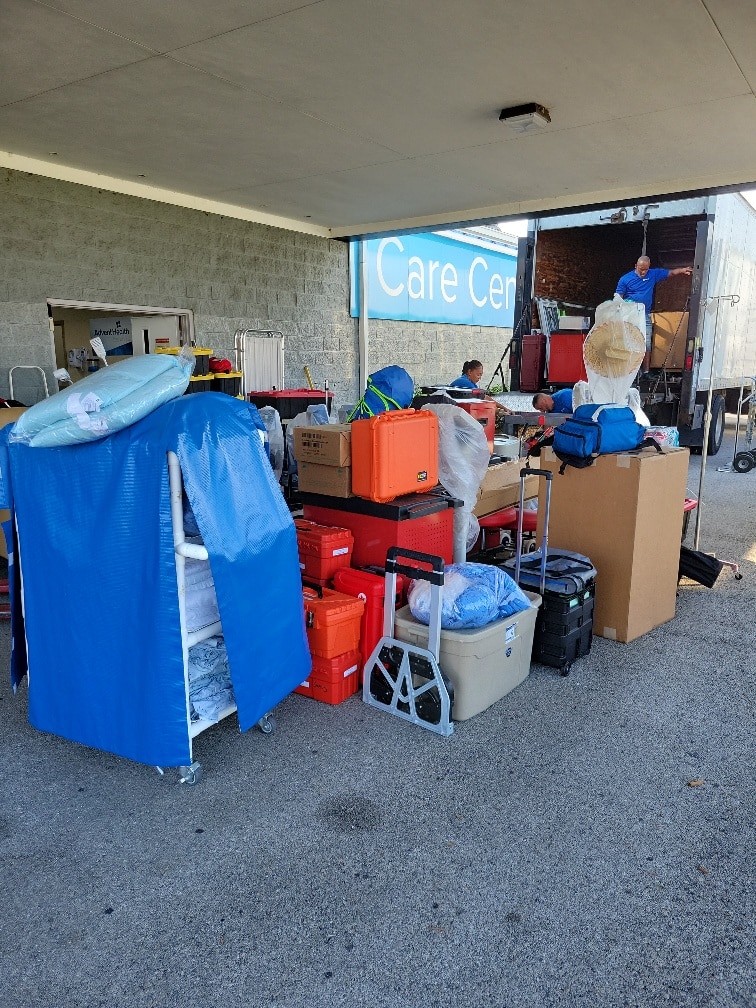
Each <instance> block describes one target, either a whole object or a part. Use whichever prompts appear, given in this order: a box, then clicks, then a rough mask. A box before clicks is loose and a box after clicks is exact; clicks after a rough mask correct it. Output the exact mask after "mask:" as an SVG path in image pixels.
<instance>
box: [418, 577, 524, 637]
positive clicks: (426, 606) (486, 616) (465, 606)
mask: <svg viewBox="0 0 756 1008" xmlns="http://www.w3.org/2000/svg"><path fill="white" fill-rule="evenodd" d="M407 602H408V603H409V607H410V612H411V613H412V615H413V616H414V617H415V619H416V620H418V622H420V623H424V624H425V625H426V626H428V625H429V623H430V602H431V585H430V582H428V581H413V582H412V583H411V585H410V589H409V592H408V594H407ZM529 607H530V600H529V599H528V597H527V595H525V593H524V592H523V591H522V590H521V589H520V588H519V587H518V586H517V584H516V583H515V581H514V580H513V579H512V578H511V577H510V576H509V575H508V574H507V573H506V572H505V571H503V570H501V568H500V567H493V566H491V565H490V564H476V563H459V564H456V563H455V564H449V565H448V566H447V567H444V586H443V588H442V590H441V626H442V628H443V629H444V630H471V629H473V628H475V627H483V626H487V625H488V624H489V623H493V622H494V621H495V620H498V619H503V618H504V617H505V616H512V615H514V613H518V612H523V611H524V610H525V609H528V608H529Z"/></svg>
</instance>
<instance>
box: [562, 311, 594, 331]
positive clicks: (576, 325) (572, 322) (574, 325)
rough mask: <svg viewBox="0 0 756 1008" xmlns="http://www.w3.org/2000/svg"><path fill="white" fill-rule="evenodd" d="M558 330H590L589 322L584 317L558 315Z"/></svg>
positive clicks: (586, 317)
mask: <svg viewBox="0 0 756 1008" xmlns="http://www.w3.org/2000/svg"><path fill="white" fill-rule="evenodd" d="M558 328H559V329H573V330H574V329H578V330H581V331H582V330H586V331H587V330H588V329H590V328H591V320H590V318H588V316H584V315H560V316H559V325H558Z"/></svg>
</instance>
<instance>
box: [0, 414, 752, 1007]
mask: <svg viewBox="0 0 756 1008" xmlns="http://www.w3.org/2000/svg"><path fill="white" fill-rule="evenodd" d="M733 429H734V417H731V416H729V417H728V427H727V435H726V440H725V443H724V445H723V447H722V449H721V451H720V453H719V454H718V455H717V456H716V457H715V458H710V459H708V462H707V469H706V481H705V484H704V493H703V497H702V501H701V527H700V530H699V536H700V542H699V548H700V549H702V550H707V551H712V552H715V553H716V554H717V555H718V556H719V557H720V558H722V559H727V560H732V561H734V562H737V563H738V564H739V565H740V571H741V572H742V575H743V577H742V579H740V580H737V579H736V578H735V576H734V573H733V571H732V570H730V569H729V568H725V569H724V570H723V571H722V573H721V574H720V576H719V578H718V580H717V582H716V584H715V586H714V587H713V588H712V589H707V588H704V587H702V586H700V585H697V584H695V583H692V582H683V583H682V584H681V587H680V592H679V597H678V603H677V615H676V616H675V618H674V620H672V621H671V622H669V623H667V624H665V625H663V626H661V627H658V628H657V629H655V630H653V631H652V632H650V633H648V634H646V635H645V636H643V637H641V638H639V639H638V640H636V641H634V642H632V643H630V644H620V643H616V642H612V641H609V640H604V639H601V638H595V640H594V643H593V647H592V650H591V652H590V654H589V655H588V656H587V657H586V658H583V659H581V660H579V661H578V662H576V664H575V666H574V667H573V671H572V673H571V675H569V676H568V677H566V678H564V677H562V676H560V675H559V674H558V672H556V671H555V670H554V669H549V668H546V667H544V666H540V665H537V664H534V665H533V666H532V668H531V673H530V675H529V677H528V678H527V679H526V681H525V682H524V683H523V684H522V685H521V686H519V687H517V688H516V689H515V690H514V691H512V692H511V693H510V694H508V695H507V696H506V697H505V698H504V699H503V700H500V701H499V702H498V703H496V704H494V706H492V707H491V708H489V709H488V710H487V711H486V712H484V713H483V714H480V715H478V716H476V717H474V718H472V719H471V720H469V721H465V722H462V723H459V724H458V725H456V727H455V731H454V734H453V735H451V736H450V737H449V738H442V737H439V736H437V735H434V734H432V733H430V732H428V731H424V730H422V729H420V728H417V727H415V726H413V725H408V724H406V723H404V722H402V721H400V720H398V719H396V718H392V717H390V716H387V715H385V714H384V713H382V712H380V711H376V710H374V709H372V708H369V707H367V706H365V705H364V704H363V703H362V701H361V699H360V698H359V697H357V696H355V697H352V698H350V699H349V700H347V701H346V702H344V703H343V704H341V705H339V706H337V707H330V706H328V705H325V704H319V703H316V702H314V701H312V700H310V699H308V698H305V697H300V696H296V695H292V696H290V697H288V698H287V699H286V700H285V701H283V702H282V703H281V704H280V705H279V706H278V708H277V709H276V711H275V716H276V719H277V724H278V726H277V730H276V732H275V733H274V734H272V735H264V734H262V733H261V732H260V731H258V730H256V729H254V730H252V731H249V732H247V733H245V734H240V733H239V732H238V726H237V724H236V721H235V718H233V717H231V718H228V719H226V720H225V721H224V722H222V723H221V724H220V725H218V726H216V727H215V728H213V729H211V730H209V731H207V732H205V733H203V734H202V735H201V736H200V737H199V738H198V739H197V740H196V741H195V756H196V758H197V759H199V760H200V761H201V762H202V763H203V765H204V776H203V778H202V780H201V781H200V783H199V784H198V785H196V786H194V787H187V786H185V785H181V784H179V783H178V782H177V780H178V778H177V776H176V775H175V774H174V773H173V772H170V771H169V772H167V773H166V774H165V775H164V776H160V775H159V774H158V773H157V772H156V771H155V769H154V768H150V767H147V766H142V765H139V764H135V763H131V762H129V761H127V760H124V759H120V758H118V757H116V756H112V755H108V754H107V753H103V752H99V751H96V750H93V749H89V748H86V747H84V746H81V745H78V744H76V743H73V742H70V741H67V740H65V739H61V738H57V737H54V736H51V735H46V734H43V733H41V732H38V731H36V730H35V729H34V728H32V727H31V726H30V724H29V722H28V719H27V691H26V687H25V686H23V687H22V688H21V689H20V690H19V691H18V693H17V694H16V695H14V694H13V693H12V692H11V690H10V687H9V686H8V685H7V683H8V679H7V674H6V678H5V685H4V686H0V717H1V718H2V730H1V731H0V770H1V772H2V789H1V790H0V859H1V863H2V867H1V868H0V871H1V872H2V879H3V887H2V893H3V895H2V900H1V901H0V975H2V977H3V982H2V989H0V1005H2V1006H3V1008H22V1006H23V1008H42V1006H44V1008H49V1006H50V1005H62V1006H66V1008H97V1006H119V1008H148V1006H152V1008H174V1006H176V1008H194V1006H200V1005H203V1006H204V1005H208V1004H217V1005H223V1006H224V1008H237V1006H238V1008H258V1006H260V1008H261V1006H269V1008H332V1006H345V1008H362V1006H370V1008H394V1006H396V1008H398V1006H400V1005H401V1006H410V1008H434V1006H437V1008H447V1006H454V1008H458V1006H459V1008H462V1006H470V1008H487V1006H491V1008H552V1006H554V1008H555V1006H560V1008H620V1006H622V1008H658V1006H664V1005H670V1006H674V1008H756V977H755V973H754V948H755V947H756V942H754V937H755V932H754V916H753V911H754V906H755V905H756V899H755V897H756V884H755V876H754V811H755V803H754V790H753V787H754V709H755V706H756V705H755V703H754V700H755V699H756V672H755V671H754V647H755V646H756V632H755V631H754V614H755V613H756V470H754V471H752V472H751V473H750V474H737V473H734V472H732V471H731V470H730V469H729V463H730V461H731V459H732V453H733V446H732V441H733ZM700 464H701V457H700V456H692V457H691V461H690V478H689V484H688V485H689V490H690V491H691V495H692V496H697V494H698V484H699V472H700ZM720 467H721V468H724V469H725V470H726V471H722V472H720V471H719V468H720ZM692 534H693V526H691V528H690V530H689V533H688V537H687V540H686V542H687V543H688V545H691V542H692ZM60 646H61V647H62V648H63V647H65V641H64V640H63V641H61V642H60ZM0 659H1V660H0V664H2V665H3V666H4V667H5V668H7V666H8V660H9V639H8V632H7V623H4V624H2V629H0Z"/></svg>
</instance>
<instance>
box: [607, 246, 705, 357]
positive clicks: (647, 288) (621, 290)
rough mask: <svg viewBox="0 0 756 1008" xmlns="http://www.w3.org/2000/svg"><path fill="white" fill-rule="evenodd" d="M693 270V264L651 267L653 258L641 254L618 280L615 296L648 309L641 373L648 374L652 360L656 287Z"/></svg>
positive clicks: (688, 274)
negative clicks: (631, 267) (652, 317)
mask: <svg viewBox="0 0 756 1008" xmlns="http://www.w3.org/2000/svg"><path fill="white" fill-rule="evenodd" d="M692 272H693V267H692V266H681V267H680V268H679V269H671V270H668V269H651V260H650V259H649V258H648V256H641V257H640V259H639V260H638V261H637V262H636V264H635V269H632V270H630V272H629V273H624V274H623V275H622V276H621V277H620V278H619V280H618V281H617V290H616V291H615V292H614V296H615V297H617V295H619V297H621V298H622V299H623V300H625V301H637V302H638V303H640V304H642V305H643V307H644V308H645V310H646V353H645V356H644V358H643V364H642V365H641V374H644V375H645V374H648V365H649V362H650V360H651V333H652V325H651V305H652V304H653V303H654V289H655V287H656V285H657V284H658V283H659V282H660V281H661V280H666V279H667V277H671V276H680V275H681V274H685V276H690V274H691V273H692Z"/></svg>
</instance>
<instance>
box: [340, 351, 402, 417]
mask: <svg viewBox="0 0 756 1008" xmlns="http://www.w3.org/2000/svg"><path fill="white" fill-rule="evenodd" d="M414 395H415V383H414V381H413V380H412V378H411V376H410V375H409V373H408V372H407V371H405V370H404V368H403V367H399V366H398V365H397V364H390V365H389V366H388V367H385V368H381V369H380V371H375V372H373V374H371V375H368V380H367V387H366V389H365V393H364V395H363V396H362V398H361V399H360V401H359V402H358V403H357V405H356V406H355V407H354V410H353V411H352V413H351V414H350V416H349V418H348V420H349V421H350V422H351V421H352V420H365V419H367V418H368V417H371V416H375V415H376V414H377V413H385V412H386V411H387V410H397V409H407V407H408V406H409V405H410V403H411V402H412V399H413V398H414Z"/></svg>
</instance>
